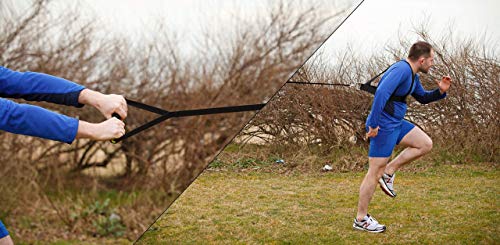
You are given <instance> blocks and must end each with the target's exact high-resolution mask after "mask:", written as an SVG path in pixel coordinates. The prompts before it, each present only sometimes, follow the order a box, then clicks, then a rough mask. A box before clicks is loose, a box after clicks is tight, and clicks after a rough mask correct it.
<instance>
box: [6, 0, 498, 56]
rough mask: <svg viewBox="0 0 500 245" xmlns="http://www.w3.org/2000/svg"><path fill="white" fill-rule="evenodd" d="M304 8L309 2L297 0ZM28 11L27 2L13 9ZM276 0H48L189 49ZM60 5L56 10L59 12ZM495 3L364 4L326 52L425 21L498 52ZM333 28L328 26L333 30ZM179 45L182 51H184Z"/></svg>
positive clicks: (371, 46) (389, 38)
mask: <svg viewBox="0 0 500 245" xmlns="http://www.w3.org/2000/svg"><path fill="white" fill-rule="evenodd" d="M295 1H296V2H298V3H299V4H302V3H303V5H305V4H306V3H308V2H310V1H308V0H295ZM317 1H320V2H322V3H324V4H323V5H324V6H325V7H324V8H323V11H332V12H333V11H337V10H339V9H340V8H342V7H345V6H348V5H351V6H352V7H354V6H355V5H357V4H358V3H359V2H360V0H337V1H334V0H317ZM23 2H24V7H25V6H26V2H29V0H25V1H19V0H16V1H12V2H11V4H16V5H19V6H20V7H21V8H22V7H23ZM276 3H277V1H276V0H142V1H139V0H82V1H65V0H52V2H51V4H53V5H55V6H56V7H55V8H54V9H56V10H57V9H58V10H59V11H64V10H65V9H66V6H67V5H68V4H74V5H77V4H78V6H79V7H78V10H79V11H81V12H82V13H92V14H89V15H91V16H94V15H95V16H96V17H97V18H98V20H99V23H100V24H101V25H102V26H103V29H105V30H108V31H110V32H116V33H121V34H124V35H125V36H129V37H131V38H134V37H136V38H137V37H141V36H142V34H146V35H148V34H151V33H150V32H151V29H149V28H150V27H151V26H152V25H153V23H154V21H155V20H157V19H159V18H161V19H162V20H163V21H162V22H163V23H165V24H166V25H167V26H168V28H169V29H170V30H172V32H175V33H176V34H177V38H178V40H180V42H181V46H180V47H184V48H186V49H189V48H190V47H191V45H192V42H193V41H194V40H196V39H197V38H200V37H201V35H200V34H201V31H203V30H204V29H205V30H206V29H207V28H208V29H210V28H213V29H217V30H219V31H221V30H222V31H224V30H227V28H231V27H234V25H231V24H232V23H231V22H230V21H231V20H234V17H235V16H237V17H238V18H240V19H244V20H251V19H252V18H254V19H255V18H258V16H259V15H261V14H263V13H265V11H266V9H267V8H268V5H270V4H276ZM57 6H59V7H57ZM499 20H500V1H499V0H478V1H474V0H439V1H438V0H365V1H364V3H363V4H362V5H361V7H360V8H359V9H358V10H357V11H356V12H355V13H354V14H353V15H352V16H351V17H350V18H349V19H348V20H347V22H346V23H345V24H344V25H343V26H342V27H341V28H340V29H339V30H338V31H337V32H336V33H335V34H334V35H333V36H332V37H331V38H330V39H329V40H328V41H327V42H326V44H325V47H324V50H325V52H327V53H330V52H336V51H339V50H343V49H345V48H346V47H347V46H348V45H350V46H351V47H353V48H354V49H356V50H357V51H358V52H366V53H370V52H372V51H373V50H377V51H378V50H383V47H384V46H385V45H387V44H388V43H394V42H397V40H398V39H399V37H400V35H402V36H403V37H406V38H409V39H410V40H412V39H415V40H416V39H417V38H416V36H415V35H414V33H412V26H413V25H418V24H421V23H423V22H427V23H428V25H429V27H430V29H431V30H430V31H431V33H439V32H441V31H443V30H444V29H445V28H447V27H449V26H450V25H452V26H453V28H454V29H453V30H454V32H455V33H456V34H459V35H461V36H480V35H484V34H486V35H487V36H488V37H489V38H490V41H491V44H490V45H491V46H492V47H495V48H496V50H497V53H498V52H499V51H498V50H500V41H499V40H500V27H499V25H498V23H499ZM334 27H335V26H332V30H333V29H334ZM182 45H183V46H182Z"/></svg>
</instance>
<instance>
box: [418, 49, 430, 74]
mask: <svg viewBox="0 0 500 245" xmlns="http://www.w3.org/2000/svg"><path fill="white" fill-rule="evenodd" d="M419 62H420V68H419V69H418V70H419V71H420V72H422V73H428V72H429V70H430V69H431V67H432V66H434V50H431V55H430V56H429V57H425V56H422V57H420V59H419Z"/></svg>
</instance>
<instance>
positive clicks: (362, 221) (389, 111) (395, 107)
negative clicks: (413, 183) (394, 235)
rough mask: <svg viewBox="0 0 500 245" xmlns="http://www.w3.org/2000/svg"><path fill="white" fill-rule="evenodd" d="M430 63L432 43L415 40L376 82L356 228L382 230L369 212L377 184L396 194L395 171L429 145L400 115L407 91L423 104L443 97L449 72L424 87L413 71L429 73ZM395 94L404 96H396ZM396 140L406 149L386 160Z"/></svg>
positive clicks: (428, 149)
mask: <svg viewBox="0 0 500 245" xmlns="http://www.w3.org/2000/svg"><path fill="white" fill-rule="evenodd" d="M433 65H434V50H433V49H432V46H431V45H430V44H429V43H427V42H417V43H415V44H413V45H412V47H411V48H410V52H409V54H408V59H406V60H403V61H399V62H397V63H395V64H394V65H392V66H391V67H390V68H389V69H388V70H387V71H386V72H385V74H384V76H383V77H382V79H381V80H380V82H379V85H378V87H377V90H376V92H375V98H374V100H373V104H372V109H371V112H370V115H369V116H368V118H367V121H366V130H367V131H368V133H367V134H366V137H367V138H370V149H369V153H368V159H369V160H368V161H369V169H368V173H367V174H366V176H365V178H364V179H363V182H362V183H361V187H360V190H359V202H358V211H357V215H356V218H355V219H354V224H353V227H354V228H355V229H358V230H364V231H368V232H375V233H378V232H383V231H385V226H384V225H381V224H379V223H378V221H377V220H375V219H374V218H373V217H372V216H370V215H369V214H368V204H369V203H370V201H371V198H372V196H373V193H374V192H375V188H376V186H377V184H379V185H380V187H381V188H382V190H383V191H384V192H385V193H386V194H387V195H389V196H391V197H396V192H395V191H394V188H393V184H394V177H395V172H396V171H397V170H398V169H399V168H400V167H401V166H403V165H405V164H407V163H409V162H411V161H413V160H415V159H417V158H419V157H421V156H422V155H424V154H426V153H428V152H429V151H430V150H431V148H432V140H431V138H430V137H429V136H428V135H427V134H426V133H425V132H424V131H422V130H421V129H420V128H418V127H415V125H413V124H412V123H410V122H408V121H406V120H404V119H403V118H404V116H405V114H406V109H407V105H406V101H405V99H406V98H405V97H406V95H408V94H411V95H412V96H413V97H414V98H415V99H416V100H417V101H418V102H420V103H422V104H427V103H430V102H433V101H437V100H440V99H443V98H445V97H446V91H448V89H449V88H450V85H451V78H450V77H449V76H444V77H443V78H442V79H441V80H440V81H437V84H438V88H437V89H435V90H432V91H426V90H425V89H424V88H423V87H422V84H421V83H420V79H419V76H418V74H416V73H417V72H422V73H428V72H429V69H430V68H431V67H432V66H433ZM395 96H396V97H402V98H404V100H403V101H401V100H399V101H398V100H395V99H393V98H395ZM397 144H399V145H403V146H406V149H404V150H403V151H402V152H401V153H400V154H399V155H398V156H397V157H396V158H394V159H393V160H392V161H391V162H389V164H387V162H388V161H389V157H390V155H391V154H392V151H393V149H394V147H395V146H396V145H397Z"/></svg>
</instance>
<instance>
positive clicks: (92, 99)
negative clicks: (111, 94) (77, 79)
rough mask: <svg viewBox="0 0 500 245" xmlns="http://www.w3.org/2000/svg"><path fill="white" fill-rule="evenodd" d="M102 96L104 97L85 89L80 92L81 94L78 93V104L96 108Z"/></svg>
mask: <svg viewBox="0 0 500 245" xmlns="http://www.w3.org/2000/svg"><path fill="white" fill-rule="evenodd" d="M103 96H104V95H103V94H101V93H99V92H97V91H94V90H90V89H87V88H86V89H84V90H82V92H81V93H80V96H79V97H78V102H79V103H80V104H84V105H90V106H93V107H96V108H98V107H99V103H100V101H101V98H102V97H103Z"/></svg>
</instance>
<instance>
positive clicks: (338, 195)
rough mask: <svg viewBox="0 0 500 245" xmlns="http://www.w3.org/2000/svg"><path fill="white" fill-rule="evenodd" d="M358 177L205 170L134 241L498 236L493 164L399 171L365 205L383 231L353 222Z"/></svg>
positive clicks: (459, 240)
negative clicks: (392, 193)
mask: <svg viewBox="0 0 500 245" xmlns="http://www.w3.org/2000/svg"><path fill="white" fill-rule="evenodd" d="M363 176H364V173H362V172H355V173H324V174H319V173H317V174H316V173H308V174H300V173H294V174H291V175H283V174H277V173H272V172H271V173H265V172H261V171H249V172H233V171H218V172H207V171H206V172H205V173H203V174H202V175H201V176H200V177H199V178H198V179H197V180H196V181H195V182H194V183H193V184H192V185H191V186H190V187H189V188H188V189H187V190H186V191H185V192H184V194H183V195H182V196H181V197H180V198H179V199H178V200H177V201H176V202H175V203H174V204H173V205H172V206H171V207H170V208H169V209H168V211H167V212H166V213H165V214H164V215H163V216H162V218H161V219H160V220H159V221H158V222H157V223H156V224H155V225H154V226H153V227H152V228H151V229H150V230H149V231H148V232H147V233H146V234H145V236H144V237H143V239H141V240H140V241H139V242H138V244H172V243H174V244H175V243H183V244H186V243H187V244H194V243H196V244H198V243H203V244H206V243H209V244H215V243H217V244H220V243H223V244H234V243H236V244H248V243H250V244H254V243H257V244H260V243H271V244H290V243H291V244H356V243H370V244H373V243H375V244H378V243H383V244H402V243H405V244H406V243H410V244H439V243H441V244H477V243H479V244H495V243H497V244H498V243H500V236H499V232H500V229H499V226H498V225H497V224H496V221H497V220H498V219H499V218H500V215H499V211H500V210H499V207H500V199H499V198H498V196H499V186H500V185H499V184H500V179H499V178H498V177H499V172H498V169H497V167H496V164H493V165H489V166H484V165H482V166H471V165H440V166H434V167H431V168H428V169H426V170H425V171H419V172H399V173H398V175H397V177H396V183H395V184H396V186H395V188H396V191H397V192H398V197H397V198H395V199H391V198H389V197H387V196H386V195H385V194H383V192H382V191H381V190H380V189H379V188H377V190H376V193H375V195H374V197H373V200H372V204H371V206H370V213H371V214H372V215H373V216H374V217H375V218H377V219H378V220H379V221H380V222H381V223H383V224H385V225H386V226H387V231H386V232H385V233H382V234H371V233H366V232H360V231H355V230H353V229H352V220H353V218H354V215H355V212H356V205H357V200H358V189H359V184H360V182H361V180H362V178H363Z"/></svg>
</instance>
